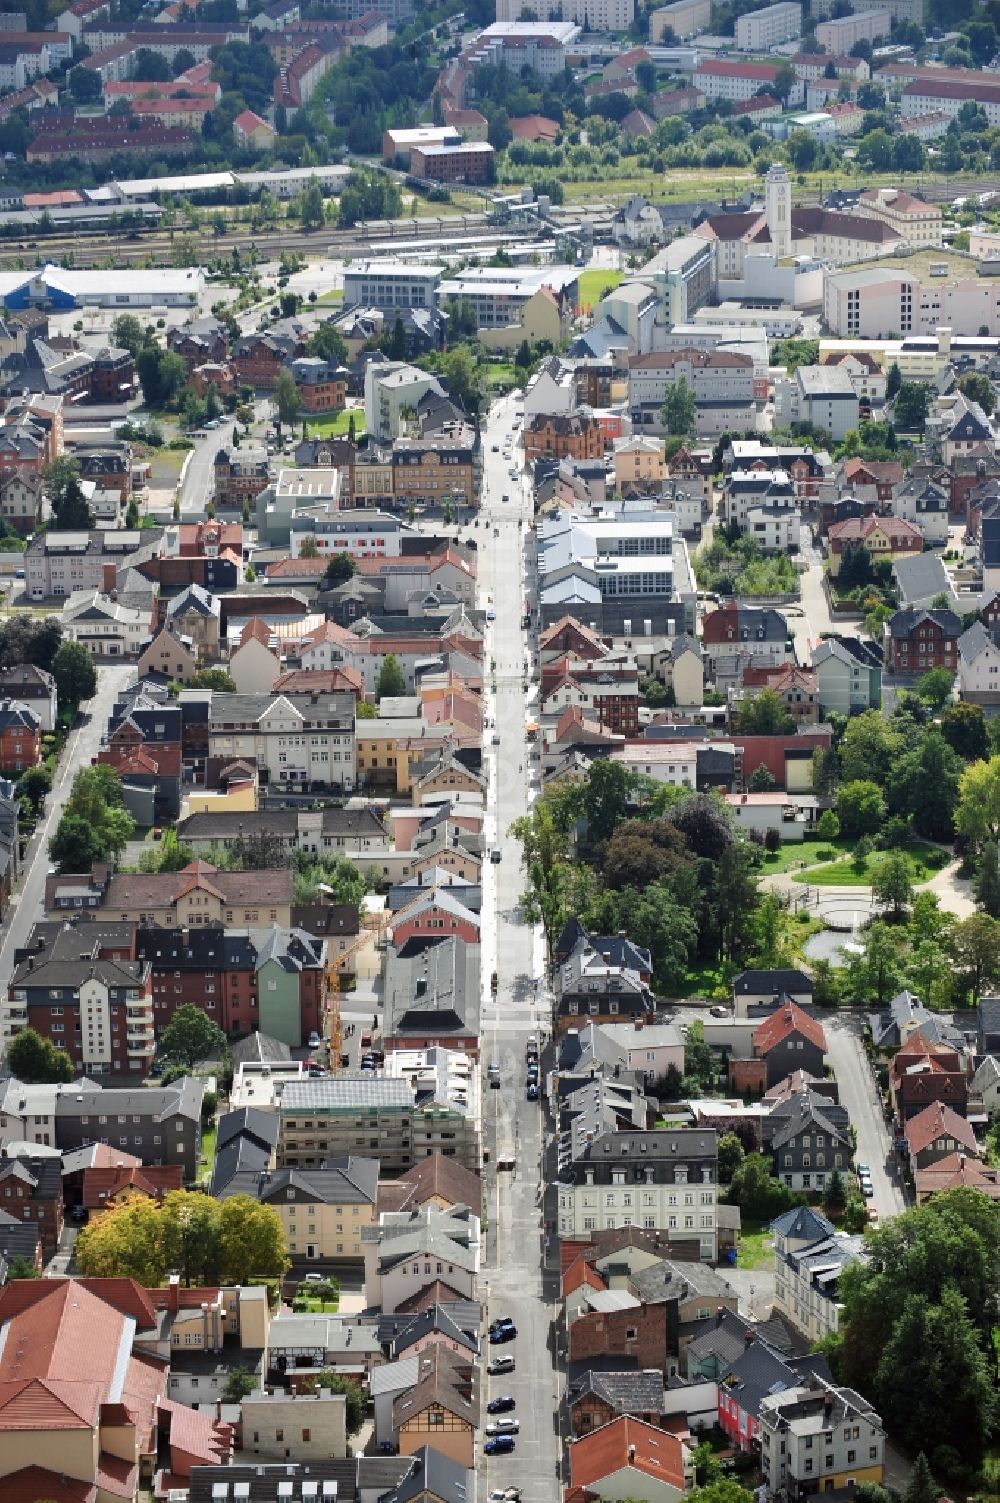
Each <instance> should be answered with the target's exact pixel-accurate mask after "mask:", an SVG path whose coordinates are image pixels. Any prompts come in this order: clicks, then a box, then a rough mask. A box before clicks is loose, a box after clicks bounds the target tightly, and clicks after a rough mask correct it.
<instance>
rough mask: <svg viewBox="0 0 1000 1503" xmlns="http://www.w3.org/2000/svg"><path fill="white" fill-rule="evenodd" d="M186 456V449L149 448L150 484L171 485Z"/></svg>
mask: <svg viewBox="0 0 1000 1503" xmlns="http://www.w3.org/2000/svg"><path fill="white" fill-rule="evenodd" d="M186 457H187V450H186V449H167V448H163V449H150V451H149V464H150V470H151V473H150V481H149V483H150V485H173V484H174V483H175V481H176V480H177V477H178V475H179V474H180V472H181V465H182V464H183V463H184V460H185V458H186Z"/></svg>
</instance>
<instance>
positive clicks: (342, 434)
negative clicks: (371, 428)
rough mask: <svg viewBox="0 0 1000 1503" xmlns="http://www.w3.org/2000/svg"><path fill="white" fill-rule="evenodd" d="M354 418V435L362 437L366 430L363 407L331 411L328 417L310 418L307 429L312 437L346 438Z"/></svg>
mask: <svg viewBox="0 0 1000 1503" xmlns="http://www.w3.org/2000/svg"><path fill="white" fill-rule="evenodd" d="M352 417H353V418H354V436H355V438H361V437H362V435H363V434H364V431H365V414H364V409H363V408H361V407H352V408H350V409H345V410H344V411H343V412H331V413H330V414H329V416H328V417H319V418H309V420H308V422H307V425H306V426H307V429H308V433H309V437H310V438H346V436H347V432H348V430H349V428H350V426H351V418H352Z"/></svg>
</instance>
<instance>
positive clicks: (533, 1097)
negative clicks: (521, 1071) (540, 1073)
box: [527, 1080, 538, 1101]
mask: <svg viewBox="0 0 1000 1503" xmlns="http://www.w3.org/2000/svg"><path fill="white" fill-rule="evenodd" d="M527 1097H528V1100H529V1101H537V1100H538V1087H537V1085H536V1084H535V1082H534V1081H533V1080H529V1081H528V1090H527Z"/></svg>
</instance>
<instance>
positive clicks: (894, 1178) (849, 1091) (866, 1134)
mask: <svg viewBox="0 0 1000 1503" xmlns="http://www.w3.org/2000/svg"><path fill="white" fill-rule="evenodd" d="M823 1027H824V1028H825V1029H826V1042H827V1058H828V1059H829V1061H830V1065H831V1067H832V1069H833V1073H834V1075H835V1076H836V1078H837V1085H838V1086H839V1088H840V1102H841V1105H842V1106H845V1107H846V1108H847V1111H848V1114H849V1116H850V1119H851V1123H852V1125H853V1126H854V1129H855V1131H856V1132H857V1135H858V1146H857V1151H856V1153H855V1162H857V1163H861V1164H867V1165H868V1167H869V1169H870V1170H871V1175H872V1186H873V1187H874V1190H875V1196H874V1200H873V1201H872V1202H871V1203H872V1204H873V1205H874V1206H875V1208H876V1210H877V1211H878V1214H879V1218H880V1219H881V1220H884V1219H885V1217H887V1216H898V1215H899V1214H900V1213H901V1212H902V1211H904V1210H905V1209H906V1205H905V1202H904V1200H903V1192H902V1189H901V1188H900V1180H899V1167H898V1164H897V1162H896V1159H895V1155H894V1154H893V1151H892V1141H891V1139H890V1135H889V1132H888V1129H887V1128H886V1125H885V1119H884V1117H883V1116H882V1108H881V1106H880V1105H879V1102H878V1098H877V1095H876V1091H875V1083H874V1081H873V1080H872V1077H871V1071H870V1070H869V1068H868V1060H867V1057H866V1056H865V1051H864V1049H863V1048H862V1046H861V1039H860V1029H861V1020H860V1018H858V1017H854V1016H850V1015H846V1014H839V1015H836V1016H831V1017H826V1016H824V1018H823Z"/></svg>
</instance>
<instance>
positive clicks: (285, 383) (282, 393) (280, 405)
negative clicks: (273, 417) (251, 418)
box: [272, 367, 302, 428]
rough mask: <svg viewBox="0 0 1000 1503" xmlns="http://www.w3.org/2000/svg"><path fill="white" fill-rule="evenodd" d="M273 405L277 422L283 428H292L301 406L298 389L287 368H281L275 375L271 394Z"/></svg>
mask: <svg viewBox="0 0 1000 1503" xmlns="http://www.w3.org/2000/svg"><path fill="white" fill-rule="evenodd" d="M272 395H273V398H274V405H275V408H276V410H277V414H278V422H279V423H281V424H282V425H283V426H284V427H287V428H294V426H295V421H296V419H297V417H298V415H299V409H300V408H301V406H302V400H301V397H300V394H299V388H298V387H297V386H296V384H295V377H294V376H293V375H292V373H291V371H290V370H288V369H287V367H283V368H282V369H281V370H280V371H279V372H278V375H277V378H276V380H275V383H274V391H273V393H272Z"/></svg>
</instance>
